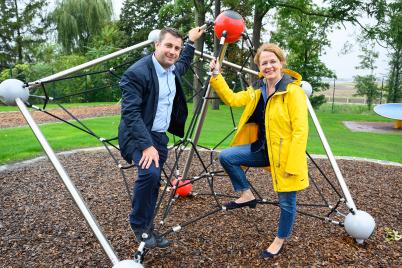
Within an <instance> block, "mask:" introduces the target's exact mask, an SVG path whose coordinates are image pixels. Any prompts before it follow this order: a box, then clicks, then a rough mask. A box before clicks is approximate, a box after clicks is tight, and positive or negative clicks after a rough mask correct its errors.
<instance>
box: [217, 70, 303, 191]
mask: <svg viewBox="0 0 402 268" xmlns="http://www.w3.org/2000/svg"><path fill="white" fill-rule="evenodd" d="M283 72H284V74H285V75H289V76H291V77H293V78H294V79H295V80H293V82H290V83H287V84H285V85H283V88H281V87H280V88H279V89H278V90H277V91H276V92H275V94H274V95H273V96H271V97H270V98H269V100H268V103H267V106H266V109H265V133H266V139H267V148H268V158H269V163H270V170H271V174H272V184H273V187H274V191H276V192H291V191H298V190H302V189H304V188H306V187H308V185H309V180H308V174H307V158H306V147H307V137H308V114H307V103H306V95H305V93H304V91H303V89H302V88H301V87H300V86H299V85H300V82H301V75H300V74H298V73H296V72H293V71H291V70H287V69H285V70H283ZM210 84H211V87H212V88H213V89H214V90H215V91H216V93H217V94H218V96H219V97H220V98H221V99H222V101H223V102H224V103H225V104H227V105H229V106H232V107H241V106H245V108H244V112H243V114H242V116H241V117H240V121H239V124H238V127H237V132H236V134H235V136H234V138H233V141H232V143H231V145H232V146H235V145H241V144H250V143H253V142H254V141H256V140H257V135H258V125H257V124H256V123H248V120H249V118H250V117H251V115H252V114H253V112H254V110H255V108H256V107H257V104H258V101H259V99H260V97H261V89H254V88H252V87H249V88H247V90H244V91H241V92H237V93H234V92H233V91H232V90H231V89H230V88H229V86H228V85H227V83H226V81H225V79H224V78H223V76H222V75H220V74H219V75H217V76H216V77H212V78H211V80H210ZM285 173H288V174H291V175H290V176H286V175H285Z"/></svg>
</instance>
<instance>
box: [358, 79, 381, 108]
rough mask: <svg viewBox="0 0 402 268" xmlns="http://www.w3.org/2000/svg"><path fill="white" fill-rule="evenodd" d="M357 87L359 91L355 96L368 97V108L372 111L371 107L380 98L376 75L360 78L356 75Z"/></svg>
mask: <svg viewBox="0 0 402 268" xmlns="http://www.w3.org/2000/svg"><path fill="white" fill-rule="evenodd" d="M354 82H355V86H354V88H355V89H357V92H356V94H355V95H357V96H366V97H367V107H368V109H369V110H371V106H372V104H373V102H374V100H375V99H376V98H378V97H379V96H380V92H379V88H378V85H377V82H376V78H375V76H374V75H371V74H370V75H365V76H360V75H356V76H355V77H354Z"/></svg>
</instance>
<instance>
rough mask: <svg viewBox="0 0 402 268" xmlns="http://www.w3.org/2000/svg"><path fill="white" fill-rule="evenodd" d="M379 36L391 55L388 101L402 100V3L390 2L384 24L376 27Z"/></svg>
mask: <svg viewBox="0 0 402 268" xmlns="http://www.w3.org/2000/svg"><path fill="white" fill-rule="evenodd" d="M375 30H376V31H378V34H377V36H378V38H379V39H380V40H383V41H384V42H385V43H386V47H387V48H388V50H389V52H390V56H391V60H390V63H389V66H390V72H389V80H388V98H387V100H388V102H400V101H401V99H402V88H401V76H402V4H401V3H400V2H398V1H397V2H395V3H391V4H389V6H388V8H387V11H386V17H385V19H384V25H383V26H382V27H378V28H376V29H375Z"/></svg>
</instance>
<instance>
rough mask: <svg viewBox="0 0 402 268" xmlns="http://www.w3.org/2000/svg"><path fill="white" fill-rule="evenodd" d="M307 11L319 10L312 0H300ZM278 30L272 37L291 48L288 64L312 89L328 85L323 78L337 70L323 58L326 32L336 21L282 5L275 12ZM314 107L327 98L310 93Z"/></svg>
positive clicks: (332, 75)
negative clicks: (332, 68)
mask: <svg viewBox="0 0 402 268" xmlns="http://www.w3.org/2000/svg"><path fill="white" fill-rule="evenodd" d="M297 2H298V4H302V5H303V6H304V8H305V11H307V12H308V11H309V10H317V9H318V7H316V6H314V4H313V3H312V1H310V0H300V1H297ZM276 20H277V24H278V25H277V26H278V28H277V30H276V31H275V32H273V33H272V39H271V41H272V42H274V43H277V44H279V45H280V47H282V48H283V49H285V50H286V51H287V52H288V57H287V67H288V68H289V69H293V70H295V71H297V72H299V73H300V74H301V75H302V77H303V80H306V81H308V82H309V83H310V84H311V85H312V87H313V92H319V91H322V90H326V89H328V88H329V84H328V83H326V82H324V81H323V80H322V79H323V78H325V77H327V78H333V77H335V74H334V73H333V72H332V71H331V70H329V69H328V68H327V67H326V66H325V64H324V63H323V62H322V61H321V60H320V56H321V54H322V53H324V49H325V47H327V46H329V45H330V42H329V40H328V38H327V33H328V32H329V31H331V29H332V27H333V24H334V22H333V21H332V20H331V19H329V18H326V17H320V16H306V15H305V14H303V13H302V12H300V11H298V10H295V9H293V8H281V9H279V11H278V13H277V14H276ZM310 99H311V103H312V104H313V106H314V107H318V106H319V105H321V104H322V103H323V102H324V101H325V98H324V97H323V96H322V95H320V96H311V97H310Z"/></svg>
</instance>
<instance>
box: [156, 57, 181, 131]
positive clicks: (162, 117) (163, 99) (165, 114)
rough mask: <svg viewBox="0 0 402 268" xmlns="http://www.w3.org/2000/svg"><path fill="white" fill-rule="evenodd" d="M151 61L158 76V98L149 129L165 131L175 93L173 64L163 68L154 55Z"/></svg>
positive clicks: (168, 122)
mask: <svg viewBox="0 0 402 268" xmlns="http://www.w3.org/2000/svg"><path fill="white" fill-rule="evenodd" d="M152 61H153V63H154V66H155V70H156V75H157V76H158V82H159V98H158V108H157V109H156V115H155V119H154V123H153V125H152V129H151V130H152V131H155V132H166V131H167V130H168V128H169V124H170V116H171V114H172V109H173V99H174V97H175V95H176V82H175V75H174V73H173V71H174V69H175V66H174V65H172V66H170V67H169V68H168V69H165V68H163V67H162V65H160V63H159V62H158V60H157V59H156V58H155V55H152Z"/></svg>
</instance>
